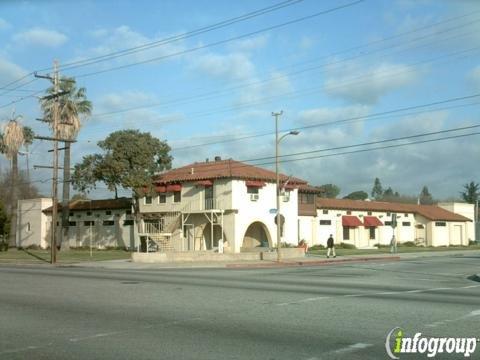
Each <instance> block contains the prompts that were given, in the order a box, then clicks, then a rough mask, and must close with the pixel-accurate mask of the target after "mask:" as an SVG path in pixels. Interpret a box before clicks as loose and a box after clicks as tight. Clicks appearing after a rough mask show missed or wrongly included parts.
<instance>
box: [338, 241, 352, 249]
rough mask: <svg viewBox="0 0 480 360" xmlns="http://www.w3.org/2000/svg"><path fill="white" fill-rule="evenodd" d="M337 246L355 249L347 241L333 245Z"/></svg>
mask: <svg viewBox="0 0 480 360" xmlns="http://www.w3.org/2000/svg"><path fill="white" fill-rule="evenodd" d="M335 246H336V247H337V248H340V249H356V248H357V247H356V246H355V245H353V244H347V243H344V242H342V243H340V244H336V245H335Z"/></svg>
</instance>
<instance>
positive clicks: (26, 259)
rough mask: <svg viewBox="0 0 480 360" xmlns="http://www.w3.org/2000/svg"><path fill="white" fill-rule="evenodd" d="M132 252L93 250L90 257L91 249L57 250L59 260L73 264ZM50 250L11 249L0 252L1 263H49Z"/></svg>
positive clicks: (107, 258)
mask: <svg viewBox="0 0 480 360" xmlns="http://www.w3.org/2000/svg"><path fill="white" fill-rule="evenodd" d="M130 254H131V253H130V252H127V251H124V250H93V252H92V256H91V257H90V250H83V249H82V250H78V249H75V250H63V251H59V252H57V262H58V263H61V264H71V263H77V262H82V261H102V260H119V259H129V258H130ZM49 262H50V250H17V249H9V250H8V251H5V252H0V263H32V264H38V263H49Z"/></svg>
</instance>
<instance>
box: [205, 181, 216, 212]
mask: <svg viewBox="0 0 480 360" xmlns="http://www.w3.org/2000/svg"><path fill="white" fill-rule="evenodd" d="M214 208H215V206H214V201H213V186H205V210H211V209H214Z"/></svg>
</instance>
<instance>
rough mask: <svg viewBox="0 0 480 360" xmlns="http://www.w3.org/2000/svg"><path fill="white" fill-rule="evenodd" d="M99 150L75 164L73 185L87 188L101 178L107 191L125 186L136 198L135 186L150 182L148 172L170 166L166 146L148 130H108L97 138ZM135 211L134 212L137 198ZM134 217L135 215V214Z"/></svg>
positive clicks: (167, 147)
mask: <svg viewBox="0 0 480 360" xmlns="http://www.w3.org/2000/svg"><path fill="white" fill-rule="evenodd" d="M98 146H99V147H100V149H102V150H103V152H102V153H101V154H93V155H88V156H85V157H84V158H83V161H82V162H81V163H79V164H76V165H75V169H74V172H73V176H72V181H73V188H74V189H75V190H79V191H81V192H88V191H89V190H91V189H93V188H95V184H96V183H97V182H103V183H104V184H106V185H107V187H108V189H109V190H110V191H115V196H116V197H117V189H118V188H120V187H121V188H125V189H131V190H133V192H134V194H135V198H136V200H138V196H139V195H140V194H139V189H142V188H143V187H145V186H151V183H152V176H153V175H154V174H155V173H158V172H160V171H163V170H166V169H170V168H171V163H172V157H171V156H170V155H169V152H170V146H168V144H167V143H166V142H165V141H160V140H159V139H157V138H155V137H153V136H152V135H151V134H150V133H148V132H147V133H141V132H139V131H138V130H121V131H116V132H113V133H111V134H110V135H109V136H108V137H107V138H106V139H105V140H103V141H100V142H98ZM135 203H136V204H137V205H136V207H135V214H136V215H137V216H138V201H135ZM137 220H138V217H137Z"/></svg>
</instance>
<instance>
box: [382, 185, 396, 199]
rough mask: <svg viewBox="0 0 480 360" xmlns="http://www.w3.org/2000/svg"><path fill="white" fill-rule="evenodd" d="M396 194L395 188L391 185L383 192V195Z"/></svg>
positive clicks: (392, 195)
mask: <svg viewBox="0 0 480 360" xmlns="http://www.w3.org/2000/svg"><path fill="white" fill-rule="evenodd" d="M394 196H395V194H394V193H393V189H392V188H391V187H388V189H387V190H385V191H384V192H383V197H384V198H385V197H394Z"/></svg>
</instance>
